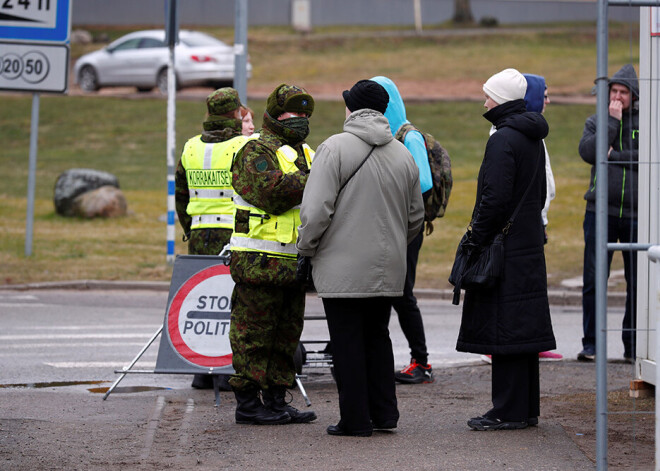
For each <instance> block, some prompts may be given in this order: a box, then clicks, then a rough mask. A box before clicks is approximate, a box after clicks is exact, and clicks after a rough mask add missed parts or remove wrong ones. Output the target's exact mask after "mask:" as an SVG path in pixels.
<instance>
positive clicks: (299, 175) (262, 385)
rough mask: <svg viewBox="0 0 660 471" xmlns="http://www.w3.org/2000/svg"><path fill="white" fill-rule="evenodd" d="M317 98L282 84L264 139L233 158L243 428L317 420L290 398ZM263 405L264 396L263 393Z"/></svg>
mask: <svg viewBox="0 0 660 471" xmlns="http://www.w3.org/2000/svg"><path fill="white" fill-rule="evenodd" d="M313 111H314V100H313V98H312V97H311V95H309V94H308V93H307V92H306V91H305V90H304V89H302V88H300V87H296V86H294V85H286V84H282V85H280V86H278V87H277V88H276V89H275V91H273V93H271V94H270V96H269V97H268V101H267V104H266V112H265V113H264V118H263V127H262V129H261V131H260V133H259V138H258V139H255V140H251V141H248V142H247V143H246V144H245V146H244V147H243V148H242V149H241V150H240V151H239V152H238V153H237V155H236V158H235V160H234V166H233V167H232V170H233V186H234V191H235V193H234V205H235V207H236V213H235V218H234V233H233V235H232V238H231V250H232V254H231V275H232V278H233V280H234V281H235V282H236V285H235V286H234V292H233V294H232V308H231V325H230V330H229V340H230V342H231V347H232V352H233V366H234V370H236V374H235V375H234V376H232V378H231V379H230V381H229V382H230V384H231V386H232V388H233V390H234V393H235V395H236V401H237V407H236V422H237V423H244V424H283V423H288V422H291V423H304V422H311V421H312V420H315V419H316V414H315V413H314V412H313V411H308V412H301V411H299V410H298V409H296V408H294V407H292V406H291V405H289V404H288V403H287V400H286V388H289V387H292V386H293V385H294V382H295V367H294V362H293V355H294V352H295V350H296V348H297V346H298V342H299V341H300V335H301V333H302V328H303V315H304V310H305V287H304V286H303V285H302V284H301V283H299V282H297V281H296V276H295V275H296V257H297V251H296V248H295V243H296V239H297V236H298V226H299V225H300V203H301V202H302V195H303V190H304V188H305V183H307V178H308V174H309V168H310V165H311V161H312V157H313V155H314V152H313V151H312V149H311V148H310V147H309V146H308V145H307V144H306V143H305V138H306V137H307V135H308V134H309V117H310V116H311V115H312V112H313ZM260 391H261V393H262V394H261V396H262V397H263V402H262V401H261V399H260V398H259V392H260Z"/></svg>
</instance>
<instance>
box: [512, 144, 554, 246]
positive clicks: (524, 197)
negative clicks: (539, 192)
mask: <svg viewBox="0 0 660 471" xmlns="http://www.w3.org/2000/svg"><path fill="white" fill-rule="evenodd" d="M543 160H545V156H544V155H541V159H538V162H536V167H534V174H533V175H532V180H531V181H530V182H529V185H527V189H526V190H525V193H524V194H523V196H522V198H520V201H519V202H518V206H516V209H515V210H514V211H513V214H511V217H510V218H509V222H507V223H506V226H504V229H502V232H504V233H505V234H506V233H507V232H509V228H510V227H511V224H513V220H514V219H516V216H517V215H518V211H520V207H521V206H522V204H523V201H525V199H526V198H527V195H528V194H529V190H531V189H532V185H534V180H535V179H536V174H537V173H538V171H539V167H540V166H541V161H543Z"/></svg>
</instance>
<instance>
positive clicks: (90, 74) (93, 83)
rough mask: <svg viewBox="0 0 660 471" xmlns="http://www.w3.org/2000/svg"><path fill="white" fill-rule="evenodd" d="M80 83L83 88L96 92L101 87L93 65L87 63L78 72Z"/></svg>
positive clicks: (86, 90)
mask: <svg viewBox="0 0 660 471" xmlns="http://www.w3.org/2000/svg"><path fill="white" fill-rule="evenodd" d="M78 83H79V84H80V88H81V90H83V91H85V92H95V91H96V90H98V89H99V88H100V87H99V79H98V75H97V73H96V70H95V69H94V67H92V66H91V65H86V66H84V67H83V68H82V69H80V72H79V73H78Z"/></svg>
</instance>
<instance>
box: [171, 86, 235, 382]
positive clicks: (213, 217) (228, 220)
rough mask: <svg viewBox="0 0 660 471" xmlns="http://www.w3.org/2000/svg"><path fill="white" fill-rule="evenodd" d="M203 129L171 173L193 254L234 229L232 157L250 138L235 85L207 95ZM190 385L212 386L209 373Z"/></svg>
mask: <svg viewBox="0 0 660 471" xmlns="http://www.w3.org/2000/svg"><path fill="white" fill-rule="evenodd" d="M206 107H207V110H208V115H207V117H206V120H205V121H204V123H203V131H202V134H199V135H197V136H195V137H193V138H191V139H189V140H188V142H186V144H185V146H184V148H183V154H182V155H181V160H180V161H179V165H178V167H177V170H176V174H175V202H176V212H177V214H178V216H179V222H180V223H181V227H182V228H183V232H184V236H183V240H184V241H186V240H187V241H188V253H189V254H191V255H218V254H219V253H220V252H221V251H222V248H223V247H224V246H225V245H227V244H228V243H229V240H230V238H231V234H232V231H233V228H234V205H233V203H232V197H233V194H234V191H233V189H232V184H231V180H232V177H231V164H232V159H233V157H234V155H235V153H236V151H237V150H238V149H240V147H241V146H242V145H243V144H245V142H246V141H247V140H248V138H246V137H245V136H243V135H242V120H241V113H240V107H241V101H240V99H239V97H238V92H237V91H236V90H234V89H233V88H229V87H227V88H220V89H219V90H216V91H214V92H213V93H211V94H210V95H209V96H208V97H207V99H206ZM192 386H193V387H194V388H199V389H207V388H212V387H213V378H212V377H211V376H210V375H202V374H197V375H195V378H194V380H193V383H192Z"/></svg>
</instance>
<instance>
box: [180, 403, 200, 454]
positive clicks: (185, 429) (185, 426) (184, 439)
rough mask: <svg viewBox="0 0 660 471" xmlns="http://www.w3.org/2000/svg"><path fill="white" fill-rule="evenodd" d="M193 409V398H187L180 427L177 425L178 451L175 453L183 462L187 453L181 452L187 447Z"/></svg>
mask: <svg viewBox="0 0 660 471" xmlns="http://www.w3.org/2000/svg"><path fill="white" fill-rule="evenodd" d="M194 410H195V400H194V399H192V398H188V401H187V402H186V412H185V414H184V416H183V420H182V421H181V427H179V447H178V451H177V454H176V457H177V461H179V462H183V461H184V460H185V459H186V457H187V454H186V453H185V452H183V451H184V450H187V447H188V439H189V435H190V430H189V429H190V420H191V418H192V413H193V411H194Z"/></svg>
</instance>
